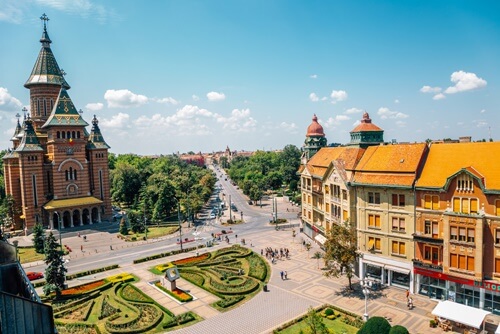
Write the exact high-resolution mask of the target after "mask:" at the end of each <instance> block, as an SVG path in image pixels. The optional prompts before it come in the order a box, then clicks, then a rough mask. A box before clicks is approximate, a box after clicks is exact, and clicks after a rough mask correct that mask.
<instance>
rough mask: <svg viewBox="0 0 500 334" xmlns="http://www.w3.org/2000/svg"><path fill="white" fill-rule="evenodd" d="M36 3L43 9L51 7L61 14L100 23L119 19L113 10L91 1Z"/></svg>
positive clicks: (54, 0)
mask: <svg viewBox="0 0 500 334" xmlns="http://www.w3.org/2000/svg"><path fill="white" fill-rule="evenodd" d="M36 2H37V3H38V4H39V5H40V6H42V7H51V8H54V9H56V10H59V11H61V12H65V13H69V14H73V15H80V16H81V17H83V18H95V19H97V20H98V21H99V22H100V23H104V22H106V21H107V20H108V19H109V18H112V17H117V15H116V13H115V11H114V10H113V9H110V8H107V7H104V6H102V5H99V4H95V3H93V2H92V1H90V0H73V1H67V0H36Z"/></svg>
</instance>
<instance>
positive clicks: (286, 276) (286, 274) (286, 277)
mask: <svg viewBox="0 0 500 334" xmlns="http://www.w3.org/2000/svg"><path fill="white" fill-rule="evenodd" d="M285 279H286V280H287V279H288V273H287V272H286V270H285Z"/></svg>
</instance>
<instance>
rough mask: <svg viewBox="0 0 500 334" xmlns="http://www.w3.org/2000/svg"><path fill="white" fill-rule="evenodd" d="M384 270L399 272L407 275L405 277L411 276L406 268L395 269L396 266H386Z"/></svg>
mask: <svg viewBox="0 0 500 334" xmlns="http://www.w3.org/2000/svg"><path fill="white" fill-rule="evenodd" d="M384 268H385V269H388V270H392V271H395V272H398V273H401V274H405V275H409V274H410V269H406V268H401V267H394V266H390V265H388V264H386V265H385V266H384Z"/></svg>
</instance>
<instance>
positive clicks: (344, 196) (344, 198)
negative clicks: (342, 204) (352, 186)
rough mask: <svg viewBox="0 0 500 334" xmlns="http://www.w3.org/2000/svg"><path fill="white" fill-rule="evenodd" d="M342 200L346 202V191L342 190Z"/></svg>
mask: <svg viewBox="0 0 500 334" xmlns="http://www.w3.org/2000/svg"><path fill="white" fill-rule="evenodd" d="M342 199H343V200H344V201H347V190H342Z"/></svg>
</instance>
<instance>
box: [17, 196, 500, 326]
mask: <svg viewBox="0 0 500 334" xmlns="http://www.w3.org/2000/svg"><path fill="white" fill-rule="evenodd" d="M286 208H288V209H289V211H288V212H290V215H293V213H292V210H294V211H293V212H297V211H298V208H297V207H295V208H292V207H291V206H290V204H288V203H286V202H285V203H281V204H280V210H283V211H285V209H286ZM262 210H265V208H263V209H262ZM267 210H269V209H267ZM283 211H281V212H283ZM184 230H185V233H188V228H187V226H186V228H184ZM233 230H234V231H235V232H236V233H238V234H239V235H238V241H240V240H241V238H245V239H246V241H247V243H246V246H247V247H251V248H252V249H253V250H254V251H256V252H258V253H260V251H261V249H265V248H266V247H273V248H278V249H279V248H288V249H289V250H290V259H283V260H278V261H277V262H276V263H275V264H270V266H271V268H272V275H271V279H270V281H269V284H268V290H269V291H268V292H261V293H259V294H258V295H257V296H255V297H254V298H252V299H251V300H250V301H248V302H246V303H245V304H243V305H241V306H239V307H237V308H235V309H233V310H231V311H228V312H224V313H221V312H219V311H217V310H215V309H213V308H212V307H211V306H210V304H211V303H213V302H214V301H216V300H217V297H215V296H213V295H211V294H209V293H207V292H206V291H205V290H202V289H200V288H198V287H196V286H194V285H192V284H190V283H189V282H187V281H185V280H183V279H179V280H178V282H177V286H178V287H180V288H182V289H187V290H190V291H191V293H192V294H193V295H194V296H195V298H196V300H194V301H192V302H189V303H185V304H179V303H178V302H177V301H174V300H173V299H171V298H170V297H167V296H166V295H165V294H163V293H162V292H160V291H159V290H157V289H155V288H153V287H152V286H150V285H149V284H148V281H152V280H154V279H158V278H159V276H156V275H153V274H152V273H151V272H149V271H148V270H147V269H148V268H150V267H152V266H154V265H156V264H160V263H165V262H167V261H172V260H175V259H178V258H182V257H186V256H189V255H195V252H191V254H180V255H175V256H172V257H169V258H163V259H157V260H153V261H148V262H145V263H141V264H137V265H133V264H132V263H130V264H129V265H125V266H122V267H121V268H119V269H115V270H111V271H108V272H105V273H100V274H96V275H93V276H92V277H91V278H92V279H99V278H104V277H106V276H109V275H114V274H117V273H120V272H130V273H133V274H134V275H137V276H138V277H140V279H141V281H140V282H139V283H137V286H138V287H139V288H140V289H141V290H142V291H144V292H146V293H147V294H148V295H150V296H151V297H153V298H154V299H155V300H157V301H158V302H159V303H160V304H162V305H164V306H165V307H167V308H168V309H169V310H171V311H172V312H173V313H174V314H176V315H177V314H181V313H184V312H186V311H189V310H191V311H193V312H195V313H197V314H198V315H199V316H201V317H202V318H203V319H204V320H203V321H201V322H199V323H197V324H195V325H192V326H189V327H186V328H184V329H180V330H177V331H174V332H173V333H179V334H181V333H204V334H211V333H214V334H226V333H227V334H234V333H245V334H260V333H271V332H272V330H273V329H274V328H276V327H278V326H280V325H281V324H283V323H285V322H287V321H289V320H292V319H294V318H296V317H298V316H300V315H302V314H304V313H306V312H307V310H308V308H309V307H310V306H313V307H316V306H319V305H322V304H326V303H328V304H333V305H336V306H338V307H341V308H343V309H346V310H349V311H351V312H354V313H357V314H359V315H362V314H363V313H364V311H365V298H364V296H363V294H362V293H361V290H360V288H359V283H358V280H357V279H356V278H354V279H353V286H354V287H355V289H354V291H353V292H351V291H349V290H348V289H346V287H347V286H348V283H347V279H346V278H345V277H342V278H334V279H331V278H326V277H324V276H323V275H322V271H321V269H318V260H316V259H312V258H311V257H312V255H313V254H314V253H315V252H316V251H318V250H319V248H318V246H317V245H315V244H314V243H313V242H311V244H312V246H313V247H312V248H311V249H310V251H307V250H306V249H305V247H304V246H303V245H302V240H303V239H305V240H308V239H307V237H306V236H304V235H302V234H297V236H296V237H295V238H293V237H292V232H291V228H285V229H282V230H279V231H276V230H274V229H270V230H269V231H268V232H266V233H258V234H252V233H251V232H245V233H243V234H242V233H239V232H238V226H235V227H234V228H233ZM170 238H175V236H171V237H170ZM20 239H22V238H20ZM81 239H82V238H81V237H78V236H74V237H69V238H65V239H64V243H65V244H67V245H68V246H70V247H73V248H75V249H77V251H75V252H72V253H75V254H74V255H73V254H72V255H71V256H70V258H71V257H73V256H74V257H79V256H90V254H91V253H92V251H94V252H99V253H101V252H113V251H115V250H116V249H119V248H122V247H131V244H130V243H126V242H124V241H122V240H121V239H119V238H117V237H116V235H113V234H112V233H106V232H97V233H93V234H92V235H89V237H88V241H87V242H86V243H84V245H85V246H86V248H88V249H87V251H88V253H87V254H86V252H81V251H79V245H80V244H82V241H81ZM162 240H164V239H157V240H149V241H148V242H150V243H154V242H160V241H162ZM309 241H310V240H309ZM24 242H29V240H28V239H25V240H24ZM141 242H143V241H141ZM235 242H236V240H235V238H234V237H232V238H231V243H230V245H232V244H234V243H235ZM20 243H22V241H20ZM110 245H111V246H112V247H111V248H113V250H111V249H110ZM227 245H228V244H227V243H225V242H223V243H221V244H219V245H216V246H215V247H211V248H203V249H201V250H200V253H203V252H210V251H213V250H214V249H217V248H220V247H226V246H227ZM250 245H252V246H250ZM84 250H85V249H84ZM138 257H140V256H138ZM110 264H111V263H110ZM321 265H322V264H321V260H320V262H319V266H320V267H321ZM29 266H30V264H28V265H26V266H25V267H29ZM281 271H287V274H288V279H286V280H282V279H281V277H280V272H281ZM84 280H85V278H82V280H72V281H69V284H70V286H71V285H77V284H82V281H84ZM405 292H406V291H405V290H404V289H400V288H396V287H386V288H381V289H380V290H378V291H375V292H374V293H372V294H371V295H370V298H369V300H368V314H369V315H370V316H382V317H386V318H387V319H388V320H389V321H390V323H391V324H392V325H396V324H398V325H403V326H405V327H406V328H408V330H409V331H410V333H412V334H413V333H422V334H424V333H431V334H432V333H441V332H442V329H440V328H430V327H429V320H430V319H432V318H433V317H432V315H431V311H432V309H433V308H434V306H435V305H436V304H437V301H433V300H431V299H429V298H427V297H424V296H420V295H413V296H412V297H413V300H414V305H415V307H414V309H412V310H408V308H407V307H406V296H405ZM499 320H500V317H498V316H493V315H490V316H488V318H487V326H486V329H487V330H489V332H490V333H494V330H495V329H496V326H497V324H498V323H499Z"/></svg>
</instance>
